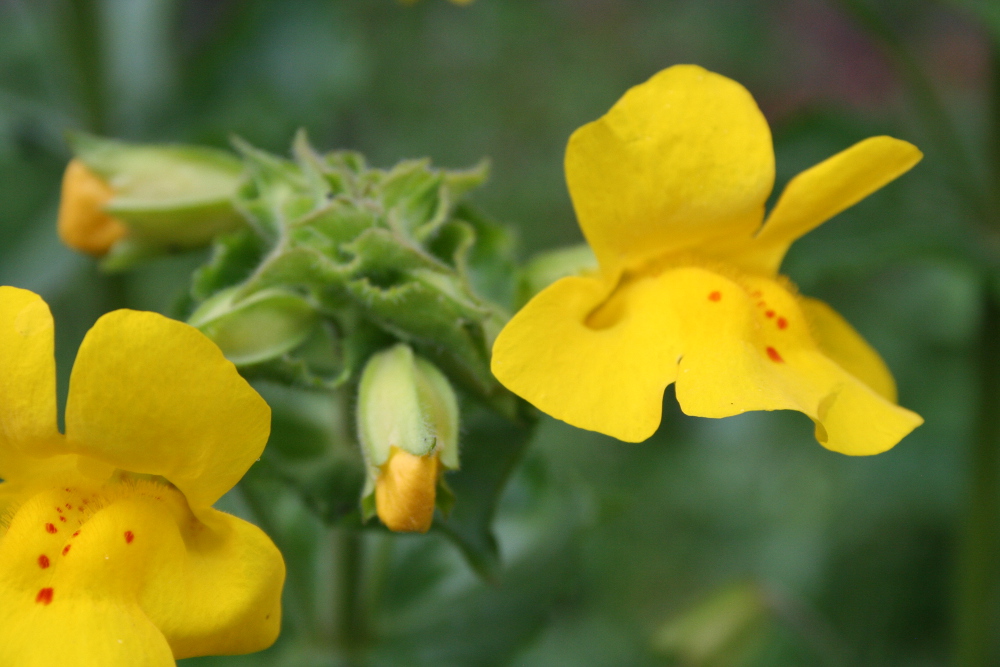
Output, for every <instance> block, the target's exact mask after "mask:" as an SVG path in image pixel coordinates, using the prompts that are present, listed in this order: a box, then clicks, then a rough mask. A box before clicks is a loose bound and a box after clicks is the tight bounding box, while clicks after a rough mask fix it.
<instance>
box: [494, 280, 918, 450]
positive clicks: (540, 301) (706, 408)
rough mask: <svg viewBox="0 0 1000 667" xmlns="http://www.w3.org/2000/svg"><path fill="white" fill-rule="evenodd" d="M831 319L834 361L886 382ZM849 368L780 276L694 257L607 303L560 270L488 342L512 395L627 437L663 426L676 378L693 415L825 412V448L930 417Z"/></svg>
mask: <svg viewBox="0 0 1000 667" xmlns="http://www.w3.org/2000/svg"><path fill="white" fill-rule="evenodd" d="M823 324H824V326H826V328H827V329H826V330H824V336H825V337H824V340H829V341H832V343H831V349H833V350H834V352H835V353H836V354H837V355H838V360H839V361H841V362H843V361H844V360H845V359H846V360H848V361H849V363H846V364H845V367H846V366H850V367H851V369H858V368H860V369H862V370H861V371H860V372H862V373H863V375H864V380H865V381H867V382H872V384H873V385H875V386H876V387H878V388H879V390H881V391H884V390H885V378H884V377H883V378H880V377H879V376H878V375H877V374H876V373H875V372H874V370H873V366H872V364H873V363H874V362H872V357H871V355H867V356H866V355H865V354H863V352H860V351H859V349H860V347H859V345H860V344H863V342H862V343H860V344H859V340H860V339H852V338H851V337H850V335H849V334H847V333H845V332H844V330H843V329H842V328H836V326H835V325H830V324H829V318H827V320H824V321H823ZM827 330H829V331H827ZM853 335H854V336H855V337H856V334H853ZM876 358H877V357H876ZM859 360H860V361H859ZM861 362H864V363H863V364H862V363H861ZM864 364H867V365H864ZM845 367H841V366H840V365H838V363H836V362H835V361H834V360H831V359H830V358H829V357H827V356H826V355H825V354H824V351H823V350H822V349H821V348H820V347H819V346H818V345H817V343H816V341H815V340H814V338H813V335H812V333H811V329H810V323H809V321H808V320H807V318H806V315H805V314H804V313H803V311H802V308H801V307H800V305H799V301H798V299H797V298H796V297H795V296H794V295H793V294H792V293H791V292H789V290H788V289H786V288H785V287H784V286H782V285H781V284H779V283H778V282H776V281H774V280H770V279H766V278H759V277H753V276H732V277H726V276H723V275H721V274H720V273H717V272H715V271H709V270H706V269H703V268H696V267H684V268H675V269H670V270H667V271H665V272H663V273H661V274H658V275H645V276H639V277H636V278H633V279H632V280H631V281H629V282H626V283H625V284H623V285H622V286H621V287H619V288H618V289H617V290H616V292H615V293H614V295H613V296H612V297H611V298H610V299H605V298H604V296H603V293H602V288H601V284H600V283H599V282H598V281H595V280H590V279H586V278H567V279H563V280H561V281H559V282H557V283H555V284H554V285H552V286H551V287H549V288H548V289H546V290H545V291H543V292H541V293H540V294H539V295H538V296H536V297H535V298H534V299H533V300H532V301H530V302H529V303H528V305H527V306H525V308H524V309H523V310H522V311H521V312H520V313H518V314H517V315H516V316H515V317H514V319H512V320H511V322H510V323H509V324H508V326H507V328H505V329H504V330H503V331H502V332H501V334H500V337H499V338H498V339H497V343H496V345H495V346H494V351H493V369H494V374H496V376H497V377H498V378H499V379H500V381H501V382H502V383H503V384H504V385H506V386H507V387H508V388H509V389H510V390H511V391H513V392H515V393H516V394H518V395H520V396H522V397H523V398H525V399H527V400H528V401H530V402H531V403H533V404H534V405H536V406H537V407H538V408H540V409H541V410H543V411H544V412H547V413H548V414H550V415H552V416H554V417H557V418H559V419H563V420H565V421H567V422H569V423H570V424H573V425H574V426H578V427H581V428H587V429H591V430H595V431H600V432H602V433H606V434H608V435H612V436H614V437H617V438H619V439H622V440H632V441H635V440H642V439H644V438H646V437H649V435H651V434H652V433H653V432H654V431H655V429H656V427H657V425H658V424H659V420H660V403H661V401H662V395H663V389H664V387H665V386H666V385H667V384H669V383H670V382H671V381H674V380H676V382H677V391H676V393H677V399H678V401H679V402H680V405H681V408H682V409H683V410H684V412H686V413H687V414H690V415H695V416H699V417H728V416H731V415H736V414H740V413H743V412H747V411H750V410H798V411H800V412H803V413H805V414H807V415H808V416H809V417H811V418H812V419H813V420H814V421H815V422H817V431H816V433H817V439H819V440H820V442H821V443H822V444H823V445H824V446H826V447H827V448H829V449H832V450H835V451H839V452H843V453H845V454H874V453H878V452H880V451H884V450H886V449H888V448H890V447H892V446H893V445H895V444H896V442H898V441H899V440H900V439H901V438H902V437H903V436H905V435H906V434H907V433H909V432H910V431H911V430H912V429H913V428H915V427H916V426H918V425H919V424H920V423H921V422H922V420H921V419H920V417H919V416H917V415H915V414H913V413H912V412H910V411H908V410H905V409H903V408H900V407H898V406H896V405H894V404H893V403H892V402H891V401H888V400H886V399H885V398H883V397H882V396H880V395H879V394H878V393H876V391H873V390H872V389H871V388H869V387H868V386H867V385H866V384H865V383H864V382H862V381H861V380H859V379H858V378H856V377H854V376H853V375H851V374H850V373H849V372H848V370H847V369H846V368H845Z"/></svg>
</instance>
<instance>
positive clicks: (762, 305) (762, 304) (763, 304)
mask: <svg viewBox="0 0 1000 667" xmlns="http://www.w3.org/2000/svg"><path fill="white" fill-rule="evenodd" d="M757 305H758V306H760V307H762V308H763V307H764V306H766V305H767V304H766V303H765V302H763V301H758V302H757Z"/></svg>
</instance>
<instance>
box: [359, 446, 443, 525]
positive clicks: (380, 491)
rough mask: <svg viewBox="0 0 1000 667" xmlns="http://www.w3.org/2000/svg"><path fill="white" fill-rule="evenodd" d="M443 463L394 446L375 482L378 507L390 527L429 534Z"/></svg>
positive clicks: (380, 514)
mask: <svg viewBox="0 0 1000 667" xmlns="http://www.w3.org/2000/svg"><path fill="white" fill-rule="evenodd" d="M440 472H441V462H440V460H439V459H438V455H437V453H433V454H429V455H427V456H414V455H413V454H411V453H409V452H407V451H406V450H403V449H400V448H399V447H393V448H392V449H391V450H390V453H389V460H388V461H386V462H385V465H383V466H382V470H381V472H380V474H379V476H378V479H377V480H376V482H375V509H376V511H377V512H378V518H379V519H381V520H382V523H384V524H385V525H386V527H387V528H388V529H389V530H395V531H397V532H400V531H401V532H410V533H426V532H427V531H428V530H429V529H430V527H431V521H432V520H433V519H434V499H435V494H436V492H437V481H438V475H439V474H440Z"/></svg>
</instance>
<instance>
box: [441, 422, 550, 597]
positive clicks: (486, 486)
mask: <svg viewBox="0 0 1000 667" xmlns="http://www.w3.org/2000/svg"><path fill="white" fill-rule="evenodd" d="M461 429H462V438H461V442H460V443H459V450H460V453H461V461H462V468H461V469H460V470H459V471H458V472H454V473H448V474H447V476H446V477H447V482H448V486H449V487H450V488H451V490H452V492H453V493H454V496H455V502H454V507H453V509H452V511H451V513H450V515H449V516H448V517H447V518H446V519H442V518H440V517H439V518H438V519H436V520H435V521H434V526H433V530H439V531H441V532H442V533H444V534H445V535H447V536H448V537H449V538H451V539H452V540H453V541H454V542H455V544H456V545H457V546H458V547H459V549H461V551H462V553H463V554H464V555H465V557H466V559H468V561H469V564H470V565H471V566H472V567H473V568H474V569H475V570H476V571H477V572H478V573H479V574H480V576H482V577H484V578H486V579H492V578H494V577H495V576H496V575H497V573H498V572H499V567H500V555H499V552H498V550H497V541H496V537H495V536H494V534H493V528H492V525H493V517H494V515H495V514H496V509H497V503H498V502H499V500H500V495H501V493H502V492H503V489H504V486H505V485H506V483H507V479H508V478H509V477H510V474H511V472H512V471H513V470H514V467H515V466H516V465H517V463H518V461H520V459H521V456H522V455H523V454H524V451H525V449H526V448H527V446H528V442H529V439H530V437H531V433H532V429H531V428H530V425H529V424H528V423H520V424H518V423H514V422H511V421H508V420H506V419H504V418H502V417H500V416H498V415H497V414H496V413H495V412H491V411H489V410H486V409H484V408H482V407H478V406H475V405H473V406H468V408H467V409H466V410H464V411H463V415H462V424H461Z"/></svg>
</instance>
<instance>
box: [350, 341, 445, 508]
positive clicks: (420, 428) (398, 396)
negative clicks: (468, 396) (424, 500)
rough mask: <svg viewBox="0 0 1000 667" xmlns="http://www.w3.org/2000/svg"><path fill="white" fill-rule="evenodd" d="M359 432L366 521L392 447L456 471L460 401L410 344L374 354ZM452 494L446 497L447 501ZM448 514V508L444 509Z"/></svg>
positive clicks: (363, 389) (361, 390)
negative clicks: (435, 458)
mask: <svg viewBox="0 0 1000 667" xmlns="http://www.w3.org/2000/svg"><path fill="white" fill-rule="evenodd" d="M357 405H358V408H357V429H358V440H359V442H360V444H361V452H362V454H363V455H364V459H365V464H366V468H367V470H368V478H367V483H366V486H365V491H364V492H363V494H362V507H363V509H364V514H365V518H368V517H369V516H371V513H372V510H373V509H374V504H373V499H372V494H373V493H374V489H375V481H376V479H377V478H378V475H379V468H380V467H381V466H382V465H384V464H385V462H386V461H387V460H388V459H389V455H390V452H391V450H392V448H393V447H398V448H399V449H402V450H404V451H406V452H409V453H410V454H413V455H414V456H434V455H436V456H438V457H439V459H440V461H441V465H442V467H444V468H445V469H447V470H457V469H458V414H459V413H458V400H457V398H456V397H455V392H454V390H453V389H452V388H451V384H449V382H448V379H447V378H446V377H445V376H444V375H443V374H442V373H441V371H439V370H438V369H437V367H435V366H434V364H432V363H430V362H429V361H427V360H426V359H422V358H420V357H418V356H417V355H415V354H414V353H413V350H412V349H410V347H409V346H408V345H404V344H398V345H395V346H393V347H391V348H389V349H388V350H384V351H382V352H379V353H377V354H374V355H372V357H371V358H370V359H369V360H368V363H367V364H366V365H365V368H364V371H363V373H362V374H361V382H360V384H359V386H358V401H357ZM450 497H451V496H450V493H446V494H443V495H442V498H443V499H445V500H446V501H447V499H450ZM444 509H447V508H444Z"/></svg>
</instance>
